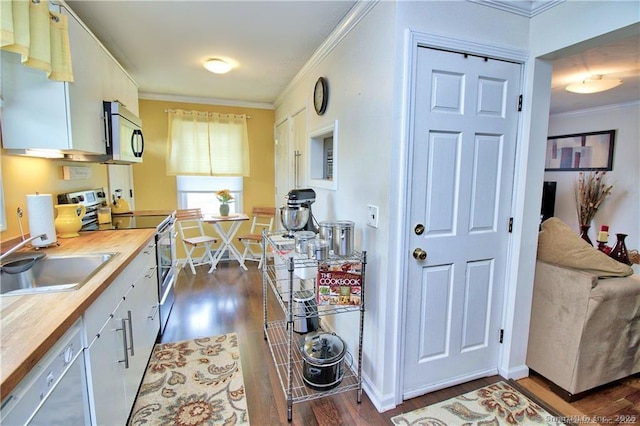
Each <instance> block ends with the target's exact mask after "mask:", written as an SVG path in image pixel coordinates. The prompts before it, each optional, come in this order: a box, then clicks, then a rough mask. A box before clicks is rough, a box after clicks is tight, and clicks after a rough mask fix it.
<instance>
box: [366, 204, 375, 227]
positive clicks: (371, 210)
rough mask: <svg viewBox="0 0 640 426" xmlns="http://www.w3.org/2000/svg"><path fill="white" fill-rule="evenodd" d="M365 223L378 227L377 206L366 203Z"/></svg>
mask: <svg viewBox="0 0 640 426" xmlns="http://www.w3.org/2000/svg"><path fill="white" fill-rule="evenodd" d="M367 225H368V226H370V227H372V228H377V227H378V206H373V205H371V204H369V205H367Z"/></svg>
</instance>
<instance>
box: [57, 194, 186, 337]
mask: <svg viewBox="0 0 640 426" xmlns="http://www.w3.org/2000/svg"><path fill="white" fill-rule="evenodd" d="M58 204H83V205H84V206H85V209H86V212H87V213H86V214H85V216H84V218H83V220H82V228H81V229H80V231H81V232H82V231H111V230H119V229H145V228H146V229H153V228H155V230H156V236H155V241H156V258H157V263H158V301H159V308H158V311H159V314H160V334H162V333H163V332H164V329H165V327H166V325H167V320H168V319H169V314H170V313H171V308H172V307H173V302H174V300H175V296H174V291H173V290H174V289H173V287H174V284H175V281H176V271H177V268H176V249H175V246H176V245H175V237H176V234H175V226H174V223H175V216H174V215H173V214H156V213H148V214H147V213H136V212H133V213H127V214H122V215H115V214H113V215H112V219H111V223H107V224H98V215H97V210H98V207H101V206H106V205H107V199H106V191H105V190H104V188H97V189H91V190H86V191H79V192H70V193H66V194H60V195H58Z"/></svg>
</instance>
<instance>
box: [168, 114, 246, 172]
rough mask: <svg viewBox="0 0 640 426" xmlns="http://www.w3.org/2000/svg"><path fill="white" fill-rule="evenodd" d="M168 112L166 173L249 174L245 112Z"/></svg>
mask: <svg viewBox="0 0 640 426" xmlns="http://www.w3.org/2000/svg"><path fill="white" fill-rule="evenodd" d="M167 112H168V115H169V120H168V122H169V129H168V133H167V134H168V140H167V175H169V176H179V175H189V176H249V135H248V132H247V116H246V115H244V114H241V115H238V114H219V113H215V112H199V111H184V110H181V109H178V110H169V111H167Z"/></svg>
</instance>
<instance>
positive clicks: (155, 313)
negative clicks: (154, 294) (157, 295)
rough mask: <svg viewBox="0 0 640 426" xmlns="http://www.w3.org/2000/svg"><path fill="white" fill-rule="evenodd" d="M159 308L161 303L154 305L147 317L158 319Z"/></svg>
mask: <svg viewBox="0 0 640 426" xmlns="http://www.w3.org/2000/svg"><path fill="white" fill-rule="evenodd" d="M159 310H160V305H153V308H151V313H150V314H149V315H148V316H147V319H150V320H152V321H153V320H154V319H156V315H157V314H158V311H159Z"/></svg>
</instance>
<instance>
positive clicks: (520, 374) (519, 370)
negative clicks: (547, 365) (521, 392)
mask: <svg viewBox="0 0 640 426" xmlns="http://www.w3.org/2000/svg"><path fill="white" fill-rule="evenodd" d="M498 374H500V375H501V376H502V377H504V378H505V379H513V380H520V379H524V378H525V377H529V367H527V366H526V365H519V366H517V367H514V368H509V369H508V370H504V369H498Z"/></svg>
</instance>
